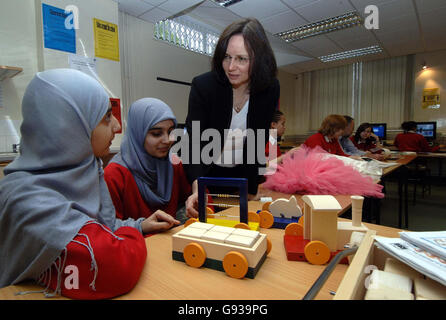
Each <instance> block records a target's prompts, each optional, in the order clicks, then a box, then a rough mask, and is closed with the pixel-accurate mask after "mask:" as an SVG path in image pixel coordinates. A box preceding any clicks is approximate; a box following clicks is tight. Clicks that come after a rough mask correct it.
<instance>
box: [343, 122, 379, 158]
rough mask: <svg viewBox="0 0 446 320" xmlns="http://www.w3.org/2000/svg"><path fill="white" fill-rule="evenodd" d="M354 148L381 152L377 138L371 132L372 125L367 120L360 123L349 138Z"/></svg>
mask: <svg viewBox="0 0 446 320" xmlns="http://www.w3.org/2000/svg"><path fill="white" fill-rule="evenodd" d="M350 139H351V140H352V142H353V144H354V145H355V147H356V148H358V149H359V150H362V151H369V152H371V153H381V152H382V146H381V144H380V143H379V138H378V137H377V136H376V135H375V134H374V133H373V128H372V125H371V124H370V123H368V122H364V123H362V124H361V125H360V126H359V127H358V129H357V130H356V133H355V135H354V136H352V137H351V138H350Z"/></svg>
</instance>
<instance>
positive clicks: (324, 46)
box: [292, 36, 343, 57]
mask: <svg viewBox="0 0 446 320" xmlns="http://www.w3.org/2000/svg"><path fill="white" fill-rule="evenodd" d="M292 45H293V46H294V47H296V48H298V49H300V50H302V51H304V52H308V53H309V54H311V55H312V56H314V57H319V56H324V55H327V54H331V53H335V52H340V51H343V50H342V48H340V47H338V46H337V45H336V44H334V43H333V41H331V40H329V39H328V38H327V37H325V36H316V37H312V38H307V39H304V40H299V41H296V42H293V43H292Z"/></svg>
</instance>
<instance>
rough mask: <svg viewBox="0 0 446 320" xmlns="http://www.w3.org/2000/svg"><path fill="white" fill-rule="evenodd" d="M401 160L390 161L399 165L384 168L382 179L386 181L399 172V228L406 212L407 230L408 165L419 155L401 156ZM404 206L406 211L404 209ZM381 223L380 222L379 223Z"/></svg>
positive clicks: (406, 223) (406, 222) (407, 225)
mask: <svg viewBox="0 0 446 320" xmlns="http://www.w3.org/2000/svg"><path fill="white" fill-rule="evenodd" d="M400 156H401V157H400V158H399V159H397V160H396V161H395V160H390V161H395V162H396V163H397V165H395V166H392V167H388V168H384V169H383V174H382V177H381V179H382V180H383V181H385V179H386V177H388V176H390V174H392V173H396V172H398V174H399V175H398V227H399V228H402V217H403V211H404V218H405V228H408V227H409V209H408V205H409V204H408V203H409V196H408V192H407V187H408V171H407V169H406V165H408V164H409V163H411V162H412V161H413V160H415V159H416V158H417V155H414V154H410V155H400ZM387 162H388V161H387ZM403 205H404V209H403ZM378 223H379V222H378Z"/></svg>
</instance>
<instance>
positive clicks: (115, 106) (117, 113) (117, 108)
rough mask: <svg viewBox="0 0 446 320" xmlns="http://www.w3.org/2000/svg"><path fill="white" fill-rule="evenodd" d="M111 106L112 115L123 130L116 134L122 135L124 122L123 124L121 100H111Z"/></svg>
mask: <svg viewBox="0 0 446 320" xmlns="http://www.w3.org/2000/svg"><path fill="white" fill-rule="evenodd" d="M110 104H111V107H112V115H113V116H114V117H115V118H116V120H118V122H119V125H120V126H121V130H119V131H117V132H116V133H122V122H121V100H120V99H117V98H110Z"/></svg>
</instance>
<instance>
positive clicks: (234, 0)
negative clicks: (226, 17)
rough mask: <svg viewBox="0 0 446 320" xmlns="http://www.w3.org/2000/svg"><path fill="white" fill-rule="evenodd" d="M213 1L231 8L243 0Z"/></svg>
mask: <svg viewBox="0 0 446 320" xmlns="http://www.w3.org/2000/svg"><path fill="white" fill-rule="evenodd" d="M212 1H214V2H216V3H218V4H219V5H221V6H222V7H229V6H231V5H233V4H236V3H237V2H240V1H242V0H212Z"/></svg>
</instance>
